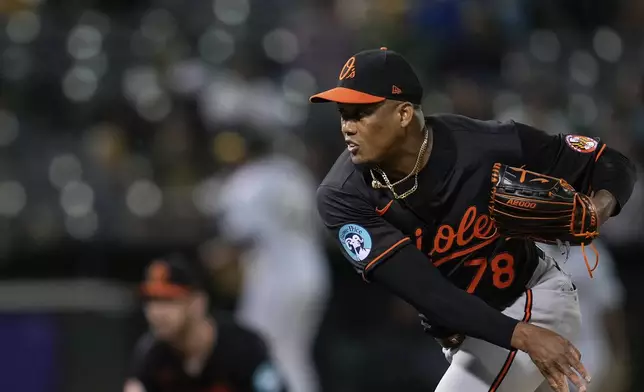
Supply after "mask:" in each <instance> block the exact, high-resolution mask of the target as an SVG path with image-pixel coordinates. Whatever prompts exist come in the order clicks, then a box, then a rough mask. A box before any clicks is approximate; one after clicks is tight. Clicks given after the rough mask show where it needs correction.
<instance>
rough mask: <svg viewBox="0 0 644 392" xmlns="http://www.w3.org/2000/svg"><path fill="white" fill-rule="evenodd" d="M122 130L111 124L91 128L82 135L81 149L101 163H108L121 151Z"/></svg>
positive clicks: (101, 124) (100, 124)
mask: <svg viewBox="0 0 644 392" xmlns="http://www.w3.org/2000/svg"><path fill="white" fill-rule="evenodd" d="M122 132H123V130H122V129H121V128H119V127H118V126H116V125H114V124H112V123H99V124H96V125H93V126H91V127H90V128H89V129H88V130H87V131H86V132H85V133H84V135H83V142H82V144H83V149H84V150H85V151H86V152H87V153H88V155H89V156H91V157H93V158H94V159H96V160H98V161H101V162H109V161H110V160H112V159H114V158H116V157H118V156H119V153H120V152H121V151H122V150H123V143H124V141H123V139H122V136H123V135H122Z"/></svg>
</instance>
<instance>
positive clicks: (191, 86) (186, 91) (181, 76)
mask: <svg viewBox="0 0 644 392" xmlns="http://www.w3.org/2000/svg"><path fill="white" fill-rule="evenodd" d="M207 79H208V74H207V71H206V68H205V67H204V64H203V63H202V62H201V60H199V59H192V60H185V61H180V62H178V63H177V64H175V65H174V66H172V67H171V68H170V70H168V75H167V80H168V84H169V86H170V88H171V89H172V91H174V92H176V93H178V94H183V95H191V94H196V93H197V92H198V91H199V90H201V89H202V88H203V87H204V86H206V84H207V82H206V81H207Z"/></svg>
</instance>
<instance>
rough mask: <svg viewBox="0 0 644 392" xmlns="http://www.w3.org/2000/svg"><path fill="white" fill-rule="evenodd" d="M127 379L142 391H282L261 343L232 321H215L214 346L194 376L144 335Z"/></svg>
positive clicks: (170, 351) (177, 356)
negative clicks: (134, 381)
mask: <svg viewBox="0 0 644 392" xmlns="http://www.w3.org/2000/svg"><path fill="white" fill-rule="evenodd" d="M132 365H133V366H132V371H131V374H130V378H134V379H137V380H139V381H140V382H141V383H142V384H143V386H144V387H145V390H146V392H282V391H284V387H283V385H284V384H283V382H282V379H281V377H280V376H279V374H278V372H277V371H276V369H275V367H274V365H273V364H272V363H271V361H270V360H269V356H268V352H267V349H266V346H265V344H264V342H263V341H262V340H261V339H260V338H259V337H258V336H257V335H256V334H255V333H253V332H251V331H249V330H246V329H244V328H242V327H240V326H238V325H236V324H235V323H234V322H232V321H220V320H218V322H217V338H216V342H215V346H214V348H213V350H212V352H211V354H210V355H209V357H208V359H207V360H206V363H205V366H204V367H203V369H202V371H201V372H200V373H199V374H198V375H189V374H187V373H186V371H185V370H184V361H183V358H182V355H181V353H180V352H179V351H177V350H176V349H174V348H173V347H172V346H170V345H169V344H167V343H165V342H163V341H160V340H158V339H155V338H154V337H153V336H152V335H151V334H146V335H144V336H143V337H142V338H141V339H140V340H139V342H138V344H137V346H136V349H135V353H134V361H133V364H132Z"/></svg>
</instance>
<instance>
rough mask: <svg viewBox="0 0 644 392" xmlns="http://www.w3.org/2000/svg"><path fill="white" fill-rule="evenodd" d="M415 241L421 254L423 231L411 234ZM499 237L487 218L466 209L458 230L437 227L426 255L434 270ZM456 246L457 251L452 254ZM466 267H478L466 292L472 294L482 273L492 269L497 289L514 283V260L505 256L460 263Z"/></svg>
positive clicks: (418, 230)
mask: <svg viewBox="0 0 644 392" xmlns="http://www.w3.org/2000/svg"><path fill="white" fill-rule="evenodd" d="M414 235H415V237H416V241H415V242H416V247H417V248H418V249H419V250H422V244H423V231H422V229H417V230H416V231H415V233H414ZM497 238H499V234H497V232H496V230H495V226H494V222H493V221H492V220H491V219H490V217H489V216H487V215H484V214H477V209H476V207H475V206H471V207H469V208H468V209H467V210H466V211H465V213H464V214H463V217H462V218H461V221H460V222H459V225H458V229H456V230H454V228H453V227H452V226H450V225H448V224H444V225H441V226H440V227H439V228H438V230H437V231H436V235H435V237H434V244H433V249H432V250H431V252H429V255H430V256H432V257H433V258H434V261H433V264H434V266H436V267H439V266H441V265H443V264H444V263H446V262H448V261H450V260H454V259H457V258H461V257H464V256H467V255H468V254H470V253H473V252H476V251H477V250H479V249H482V248H484V247H486V246H487V245H489V244H491V243H493V242H494V241H495V240H496V239H497ZM456 246H458V247H460V248H461V249H459V250H456V251H452V250H454V248H455V247H456ZM464 265H465V266H466V267H478V270H477V272H476V273H475V275H474V277H473V279H472V282H471V283H470V284H469V286H468V287H467V292H469V293H473V292H474V291H475V290H476V287H477V286H478V284H479V283H480V280H481V279H482V277H483V275H484V273H485V270H486V269H487V268H488V267H489V268H491V269H492V272H493V276H492V283H493V284H494V286H495V287H497V288H499V289H505V288H508V287H510V286H511V285H512V282H513V281H514V257H512V255H511V254H509V253H505V252H504V253H500V254H497V255H495V256H494V257H493V258H492V259H491V260H487V259H486V258H477V259H473V260H469V261H467V262H465V263H464Z"/></svg>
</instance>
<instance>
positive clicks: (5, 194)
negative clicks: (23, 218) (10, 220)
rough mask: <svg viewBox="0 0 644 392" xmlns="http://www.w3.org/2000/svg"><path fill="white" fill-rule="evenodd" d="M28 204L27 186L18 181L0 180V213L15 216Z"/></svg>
mask: <svg viewBox="0 0 644 392" xmlns="http://www.w3.org/2000/svg"><path fill="white" fill-rule="evenodd" d="M26 204H27V193H26V192H25V188H24V187H23V186H22V185H21V184H20V183H19V182H17V181H4V182H0V215H1V216H6V217H14V216H16V215H18V214H19V213H20V212H21V211H22V209H23V208H24V207H25V205H26Z"/></svg>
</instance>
